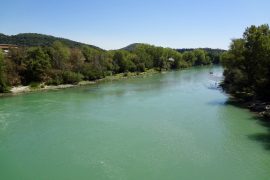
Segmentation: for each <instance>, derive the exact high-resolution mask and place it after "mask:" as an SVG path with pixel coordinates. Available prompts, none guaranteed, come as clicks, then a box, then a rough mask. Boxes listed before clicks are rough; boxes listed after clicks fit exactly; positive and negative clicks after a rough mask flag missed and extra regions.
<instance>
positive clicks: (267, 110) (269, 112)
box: [247, 101, 270, 120]
mask: <svg viewBox="0 0 270 180" xmlns="http://www.w3.org/2000/svg"><path fill="white" fill-rule="evenodd" d="M247 107H248V108H249V109H250V110H251V111H253V112H257V113H258V114H259V115H260V116H261V117H263V118H265V119H267V120H270V102H261V101H253V102H249V103H248V104H247Z"/></svg>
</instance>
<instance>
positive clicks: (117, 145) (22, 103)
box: [0, 67, 270, 180]
mask: <svg viewBox="0 0 270 180" xmlns="http://www.w3.org/2000/svg"><path fill="white" fill-rule="evenodd" d="M222 71H223V70H222V68H221V67H201V68H191V69H187V70H182V71H173V72H167V73H163V74H155V75H153V76H148V77H144V78H142V77H141V78H139V77H138V78H133V79H125V80H120V81H112V82H106V83H98V84H96V85H91V86H85V87H78V88H72V89H65V90H58V91H48V92H36V93H29V94H24V95H19V96H13V97H2V98H0V179H1V180H60V179H63V180H74V179H78V180H86V179H87V180H89V179H93V180H107V179H108V180H110V179H112V180H121V179H123V180H129V179H131V180H139V179H141V180H144V179H145V180H179V179H205V180H212V179H213V180H216V179H219V180H222V179H224V180H225V179H226V180H227V179H230V180H232V179H235V180H242V179H243V180H264V179H265V180H266V179H270V149H269V146H268V147H267V145H269V144H268V143H269V141H270V140H269V136H270V135H269V132H268V128H267V127H266V126H263V125H262V124H261V123H260V121H258V120H256V118H255V116H254V114H252V113H251V112H249V111H248V110H245V109H241V108H239V107H236V106H234V105H231V104H230V103H227V101H228V96H227V95H226V94H224V93H223V92H222V91H220V90H218V89H216V88H213V86H215V81H214V80H216V78H213V77H212V76H220V75H221V74H222ZM209 72H213V73H214V74H213V75H210V73H209ZM268 140H269V141H268Z"/></svg>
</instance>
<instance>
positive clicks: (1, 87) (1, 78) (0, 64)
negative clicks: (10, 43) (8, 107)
mask: <svg viewBox="0 0 270 180" xmlns="http://www.w3.org/2000/svg"><path fill="white" fill-rule="evenodd" d="M4 68H5V67H4V53H3V52H2V50H1V49H0V92H1V93H3V92H6V91H7V84H6V76H5V71H4Z"/></svg>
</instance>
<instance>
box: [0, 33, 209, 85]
mask: <svg viewBox="0 0 270 180" xmlns="http://www.w3.org/2000/svg"><path fill="white" fill-rule="evenodd" d="M24 36H25V35H22V36H20V37H24ZM26 36H27V38H26V42H27V41H28V40H29V39H31V38H34V39H39V38H41V36H40V35H37V34H29V35H26ZM42 37H43V36H42ZM9 38H11V37H9V36H5V35H1V37H0V42H1V39H5V40H7V41H8V39H9ZM12 38H14V37H12ZM28 38H29V39H28ZM50 38H51V37H49V39H50ZM32 40H33V39H31V40H30V41H32ZM41 41H42V40H41ZM44 41H45V40H44ZM48 41H50V42H49V43H47V44H46V43H45V47H44V46H43V44H42V43H44V42H40V43H41V44H42V46H40V47H19V48H14V49H11V50H10V52H9V54H8V55H7V56H6V60H5V61H4V62H3V61H1V63H2V64H1V66H0V70H1V74H0V75H1V76H0V77H1V83H2V84H3V85H4V86H6V85H8V86H16V85H20V84H24V85H29V84H30V83H32V82H37V83H41V84H44V83H45V84H48V85H60V84H65V83H68V84H75V83H78V82H79V81H81V80H97V79H101V78H104V77H105V76H110V75H113V74H117V73H124V74H125V75H127V76H128V75H129V74H131V73H130V72H135V73H134V74H136V73H140V72H145V71H146V70H149V69H158V70H160V71H162V70H170V69H181V68H187V67H190V66H193V65H206V64H209V63H210V61H209V57H208V54H207V52H205V51H203V50H194V51H187V52H184V53H183V54H182V53H180V52H178V51H176V50H174V49H170V48H162V47H156V46H153V45H148V44H134V45H131V46H129V47H128V48H126V50H123V49H122V50H113V51H103V50H101V49H98V48H94V47H90V46H87V45H80V46H71V45H70V44H68V43H66V42H65V41H63V39H57V41H54V42H51V39H50V40H48ZM9 43H11V42H9ZM32 43H33V44H35V43H36V42H35V40H33V42H32ZM19 44H20V43H19ZM41 44H38V45H41Z"/></svg>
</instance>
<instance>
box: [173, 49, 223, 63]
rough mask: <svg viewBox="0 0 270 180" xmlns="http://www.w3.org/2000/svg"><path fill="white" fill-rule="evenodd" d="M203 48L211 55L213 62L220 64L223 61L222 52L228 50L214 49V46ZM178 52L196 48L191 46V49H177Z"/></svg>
mask: <svg viewBox="0 0 270 180" xmlns="http://www.w3.org/2000/svg"><path fill="white" fill-rule="evenodd" d="M201 49H202V50H204V51H205V52H206V53H207V55H208V56H209V57H210V59H211V62H212V63H213V64H219V63H220V61H221V58H220V57H221V54H223V53H224V52H226V51H225V50H223V49H212V48H201ZM176 50H177V51H178V52H180V53H184V52H186V51H194V50H196V49H193V48H190V49H185V48H184V49H176Z"/></svg>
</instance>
